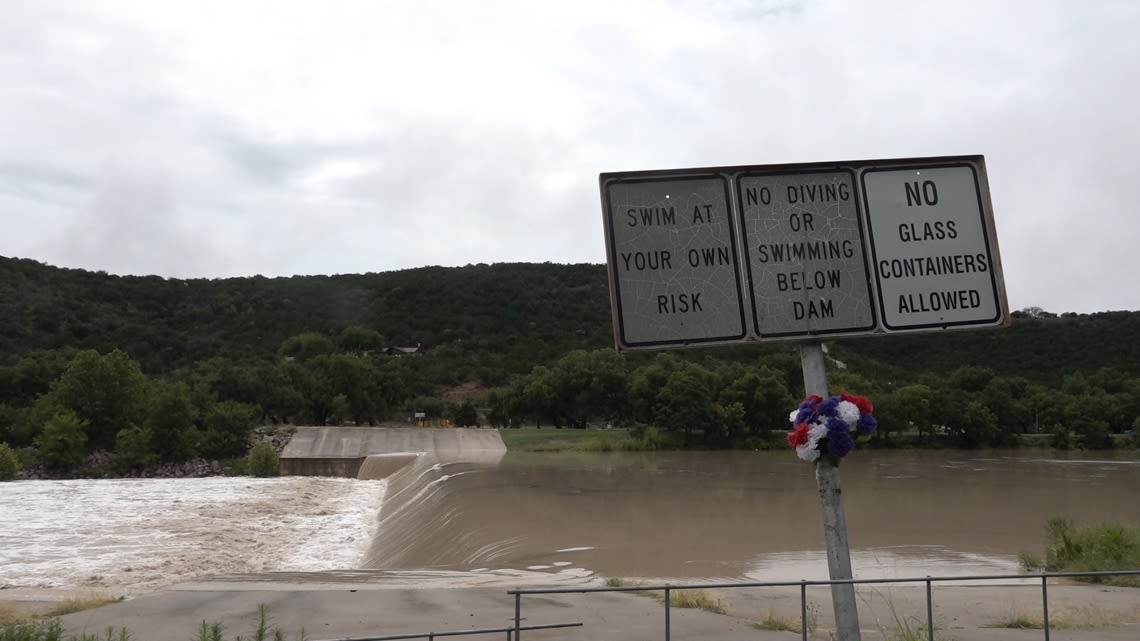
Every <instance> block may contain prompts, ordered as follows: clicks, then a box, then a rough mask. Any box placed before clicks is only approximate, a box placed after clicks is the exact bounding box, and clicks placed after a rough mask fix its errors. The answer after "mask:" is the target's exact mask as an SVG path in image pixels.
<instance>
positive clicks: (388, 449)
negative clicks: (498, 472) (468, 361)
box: [281, 427, 507, 478]
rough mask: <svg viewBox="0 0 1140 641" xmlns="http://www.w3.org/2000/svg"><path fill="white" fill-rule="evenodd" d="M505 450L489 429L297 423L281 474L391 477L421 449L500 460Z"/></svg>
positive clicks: (447, 458) (441, 455) (437, 456)
mask: <svg viewBox="0 0 1140 641" xmlns="http://www.w3.org/2000/svg"><path fill="white" fill-rule="evenodd" d="M506 452H507V448H506V446H505V445H503V440H502V439H501V438H499V432H498V431H497V430H490V429H469V428H423V427H299V428H297V432H296V433H295V434H294V435H293V438H291V439H290V440H289V443H288V444H287V445H286V446H285V450H284V451H283V452H282V453H281V473H282V474H286V475H296V476H345V477H359V478H387V477H388V476H390V475H391V474H393V473H395V472H396V471H397V470H399V469H402V468H403V467H404V466H405V465H407V464H408V463H410V462H411V461H412V460H413V458H414V457H415V456H416V455H418V454H421V453H424V454H429V455H431V458H432V459H433V460H434V461H438V462H469V463H486V464H497V463H498V462H499V460H500V459H502V457H503V455H504V454H506ZM361 474H364V475H365V476H360V475H361Z"/></svg>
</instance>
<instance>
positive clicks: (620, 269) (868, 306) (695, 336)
mask: <svg viewBox="0 0 1140 641" xmlns="http://www.w3.org/2000/svg"><path fill="white" fill-rule="evenodd" d="M600 183H601V195H602V211H603V217H604V223H605V232H606V255H607V258H608V265H609V281H610V298H611V303H612V308H613V319H614V336H615V342H616V344H617V347H618V349H622V350H633V349H662V348H670V347H682V346H693V345H716V344H729V343H738V342H746V341H758V340H776V339H781V340H789V339H801V340H802V339H818V338H823V337H838V336H858V335H868V334H881V333H889V332H914V331H929V330H942V329H954V328H984V327H1000V326H1005V325H1008V323H1009V313H1008V306H1007V303H1006V297H1005V284H1004V281H1003V278H1002V270H1001V259H1000V256H999V253H998V246H997V234H996V231H995V229H994V221H993V209H992V206H991V204H990V194H989V184H988V182H987V178H986V168H985V160H984V158H983V157H982V156H948V157H933V158H909V159H896V160H863V161H845V162H828V163H804V164H792V165H757V166H740V167H714V168H704V169H669V170H660V171H634V172H620V173H605V174H602V175H601V176H600Z"/></svg>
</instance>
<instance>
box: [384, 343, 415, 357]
mask: <svg viewBox="0 0 1140 641" xmlns="http://www.w3.org/2000/svg"><path fill="white" fill-rule="evenodd" d="M384 353H385V354H387V355H389V356H419V355H420V354H422V353H423V351H422V348H421V346H420V345H419V344H418V343H417V344H416V346H415V347H400V346H398V345H389V346H388V349H386V350H384Z"/></svg>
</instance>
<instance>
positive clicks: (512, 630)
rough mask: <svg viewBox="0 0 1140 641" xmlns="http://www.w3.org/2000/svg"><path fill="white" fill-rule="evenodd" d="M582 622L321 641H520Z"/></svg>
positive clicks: (580, 624)
mask: <svg viewBox="0 0 1140 641" xmlns="http://www.w3.org/2000/svg"><path fill="white" fill-rule="evenodd" d="M580 627H582V622H581V621H578V622H575V623H545V624H539V625H524V626H520V625H519V621H518V620H517V619H516V620H515V624H514V625H512V626H509V627H504V628H478V629H471V630H446V631H444V632H417V633H413V634H388V635H384V636H374V637H337V638H335V639H321V640H320V641H398V640H402V639H427V640H428V641H433V639H435V638H436V637H462V636H470V635H475V634H501V633H503V632H506V633H507V641H511V638H512V637H511V635H512V634H513V635H514V638H515V639H518V635H519V633H520V632H521V631H523V630H554V629H557V628H580Z"/></svg>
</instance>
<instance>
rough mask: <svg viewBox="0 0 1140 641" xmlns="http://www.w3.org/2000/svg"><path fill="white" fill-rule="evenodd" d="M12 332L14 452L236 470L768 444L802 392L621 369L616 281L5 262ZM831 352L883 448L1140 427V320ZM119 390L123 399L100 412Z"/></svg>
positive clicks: (471, 270) (759, 348)
mask: <svg viewBox="0 0 1140 641" xmlns="http://www.w3.org/2000/svg"><path fill="white" fill-rule="evenodd" d="M0 325H2V327H0V441H6V442H9V443H10V444H12V445H13V446H15V447H28V446H32V445H35V444H37V443H40V448H41V449H43V444H44V443H46V442H48V441H50V440H52V439H51V438H48V437H46V436H45V434H48V435H49V436H50V435H52V434H54V433H55V432H59V431H61V429H62V428H60V425H63V426H64V427H65V428H69V429H62V431H63V432H65V433H74V432H76V430H75V429H73V428H74V425H78V426H79V429H78V431H79V432H80V433H82V434H83V435H84V437H85V440H84V444H83V446H82V449H83V450H84V451H86V450H90V449H95V448H103V449H113V448H117V447H119V445H118V443H119V439H120V437H125V438H126V440H127V441H128V442H130V441H132V439H133V440H134V441H138V442H141V443H143V444H144V445H145V446H146V447H142V446H138V445H137V444H136V447H137V448H140V447H141V449H142V450H144V451H143V452H142V454H140V455H139V456H142V458H143V459H146V457H145V456H143V454H152V455H153V456H155V457H158V458H160V459H166V460H171V459H176V458H178V457H184V456H190V455H193V454H196V453H197V454H205V453H211V454H215V455H218V454H223V453H225V454H236V453H237V450H238V449H240V447H239V445H234V443H239V444H241V443H242V437H243V435H245V434H247V431H248V429H249V427H251V426H252V425H253V424H255V423H258V422H265V423H272V422H289V423H295V424H326V423H331V424H339V423H355V424H369V423H377V422H381V421H391V420H398V421H406V420H407V419H408V418H409V417H411V416H413V415H414V414H415V413H416V412H422V413H423V414H424V415H425V418H428V419H432V418H448V419H451V420H452V422H453V423H457V424H485V425H486V424H490V425H503V426H509V425H519V424H523V423H526V424H535V423H537V424H540V425H551V426H558V427H582V426H587V425H592V424H607V423H608V424H624V425H636V426H645V427H648V426H652V427H656V428H660V429H661V430H664V431H666V432H669V433H673V434H676V435H677V436H678V439H679V440H680V441H682V442H686V443H688V444H689V445H692V446H701V447H729V446H741V445H744V446H749V447H758V446H766V445H767V444H771V443H772V442H774V441H775V440H776V439H778V438H779V436H780V434H781V433H782V432H783V430H785V429H786V427H787V426H786V422H787V415H788V412H789V411H790V409H791V407H792V406H793V405H794V404H795V402H796V400H797V399H798V398H799V397H800V396H801V394H802V384H801V379H800V369H799V358H798V356H797V353H796V347H795V345H794V344H788V343H769V344H763V345H750V346H740V347H732V348H715V349H701V350H684V351H676V352H667V353H657V354H648V353H643V354H634V355H620V354H617V353H615V352H614V351H613V350H612V349H611V348H610V347H609V346H610V345H611V344H612V334H611V331H612V330H611V325H610V315H609V295H608V290H607V287H606V277H605V266H602V265H588V264H586V265H556V264H497V265H469V266H467V267H461V268H442V267H425V268H422V269H412V270H404V271H398V272H389V273H377V274H363V275H341V276H311V277H291V278H263V277H254V278H233V279H222V280H177V279H163V278H159V277H154V276H150V277H129V276H114V275H108V274H105V273H94V272H88V271H82V270H69V269H59V268H55V267H50V266H46V265H43V264H40V263H37V262H34V261H29V260H17V259H7V258H0ZM828 347H829V354H830V357H831V360H830V363H831V367H832V372H831V373H830V377H831V381H832V387H833V388H834V389H835V390H837V391H838V390H840V389H848V390H850V391H852V392H857V393H860V394H865V395H869V396H871V397H872V399H873V400H874V401H875V402H876V404H877V406H878V409H877V411H876V414H877V415H878V416H879V418H880V424H881V430H880V433H879V435H878V436H877V437H876V438H877V439H878V441H879V442H880V443H881V444H890V443H891V442H893V441H894V440H895V439H896V438H897V437H898V435H899V434H901V433H904V432H906V433H910V434H911V435H912V438H918V439H921V440H922V441H924V442H936V441H937V442H947V443H950V444H954V445H958V446H963V447H976V446H983V445H1008V444H1012V443H1013V442H1014V441H1015V439H1016V435H1018V434H1022V433H1035V432H1036V433H1043V434H1045V433H1048V434H1053V435H1054V436H1052V437H1050V438H1051V439H1052V440H1053V442H1055V444H1056V445H1058V446H1061V447H1066V446H1075V445H1080V446H1085V447H1105V446H1109V445H1111V444H1112V443H1113V438H1112V435H1113V434H1114V433H1122V432H1125V431H1127V430H1132V429H1134V428H1135V427H1136V425H1135V421H1136V417H1138V416H1140V313H1136V312H1105V313H1099V314H1092V315H1075V314H1061V315H1056V314H1051V313H1049V312H1046V311H1044V310H1040V309H1027V310H1023V311H1021V312H1017V313H1015V314H1014V322H1013V326H1012V327H1011V328H1009V329H1005V330H992V331H970V332H946V333H933V334H916V335H908V336H892V337H886V338H880V337H876V338H861V339H850V340H843V341H835V342H831V343H829V344H828ZM108 390H117V392H116V393H118V394H120V397H116V398H115V399H111V398H110V397H107V398H102V397H99V395H100V394H103V395H106V394H110V393H111V392H109V391H108ZM85 395H86V396H85ZM167 416H176V417H178V418H177V419H169V420H167V419H164V418H163V417H167ZM164 420H165V421H166V423H163V421H164ZM73 424H74V425H73ZM239 425H240V426H239ZM53 426H54V430H49V429H48V428H49V427H53ZM123 430H128V432H127V433H125V434H124V433H123ZM131 430H134V431H131ZM172 435H173V436H172ZM227 435H229V436H227ZM52 438H54V436H53V437H52ZM56 440H59V439H56ZM64 440H66V439H64ZM72 440H77V439H72ZM64 449H66V448H64ZM73 449H74V448H73ZM148 460H149V459H148Z"/></svg>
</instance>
